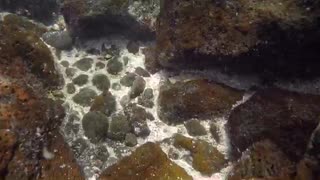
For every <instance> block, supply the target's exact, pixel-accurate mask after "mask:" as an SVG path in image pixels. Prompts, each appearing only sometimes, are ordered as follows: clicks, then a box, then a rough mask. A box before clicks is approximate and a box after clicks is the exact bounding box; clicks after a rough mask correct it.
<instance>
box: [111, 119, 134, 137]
mask: <svg viewBox="0 0 320 180" xmlns="http://www.w3.org/2000/svg"><path fill="white" fill-rule="evenodd" d="M131 130H132V128H131V126H130V123H129V121H128V119H127V116H125V115H122V114H115V115H113V116H112V117H111V122H110V126H109V132H108V138H110V139H113V140H118V141H124V140H125V138H126V134H127V133H129V132H130V131H131Z"/></svg>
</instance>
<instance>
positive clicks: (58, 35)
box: [42, 31, 72, 50]
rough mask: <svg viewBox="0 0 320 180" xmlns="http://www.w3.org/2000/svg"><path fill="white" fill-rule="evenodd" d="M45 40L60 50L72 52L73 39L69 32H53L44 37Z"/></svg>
mask: <svg viewBox="0 0 320 180" xmlns="http://www.w3.org/2000/svg"><path fill="white" fill-rule="evenodd" d="M42 38H43V40H44V41H45V42H46V43H47V44H49V45H50V46H52V47H55V48H57V49H58V50H70V49H71V47H72V38H71V36H70V34H69V32H68V31H52V32H47V33H45V34H43V35H42Z"/></svg>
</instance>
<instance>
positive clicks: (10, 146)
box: [0, 129, 17, 179]
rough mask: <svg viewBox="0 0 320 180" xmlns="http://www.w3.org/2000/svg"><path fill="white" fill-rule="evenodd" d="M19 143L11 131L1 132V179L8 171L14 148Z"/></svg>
mask: <svg viewBox="0 0 320 180" xmlns="http://www.w3.org/2000/svg"><path fill="white" fill-rule="evenodd" d="M16 143H17V137H16V135H15V134H14V133H13V132H11V131H10V130H6V129H1V130H0V147H1V149H0V179H1V176H3V175H4V173H5V171H6V170H7V166H8V164H9V162H10V160H11V158H12V156H13V152H14V148H15V145H16Z"/></svg>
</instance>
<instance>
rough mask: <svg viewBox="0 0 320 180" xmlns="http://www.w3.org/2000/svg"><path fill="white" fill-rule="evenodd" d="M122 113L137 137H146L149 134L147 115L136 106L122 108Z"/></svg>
mask: <svg viewBox="0 0 320 180" xmlns="http://www.w3.org/2000/svg"><path fill="white" fill-rule="evenodd" d="M124 113H125V115H126V116H127V118H128V120H129V122H130V125H131V126H132V127H133V133H134V134H135V135H136V136H138V137H146V136H149V134H150V129H149V127H148V124H147V121H146V120H147V118H148V113H147V111H146V110H145V109H144V108H142V107H139V106H138V105H137V104H134V103H131V104H128V105H127V106H125V107H124Z"/></svg>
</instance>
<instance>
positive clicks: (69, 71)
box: [66, 68, 77, 78]
mask: <svg viewBox="0 0 320 180" xmlns="http://www.w3.org/2000/svg"><path fill="white" fill-rule="evenodd" d="M76 72H77V70H76V69H74V68H67V69H66V75H67V76H68V77H70V78H72V77H73V76H74V75H75V74H76Z"/></svg>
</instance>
